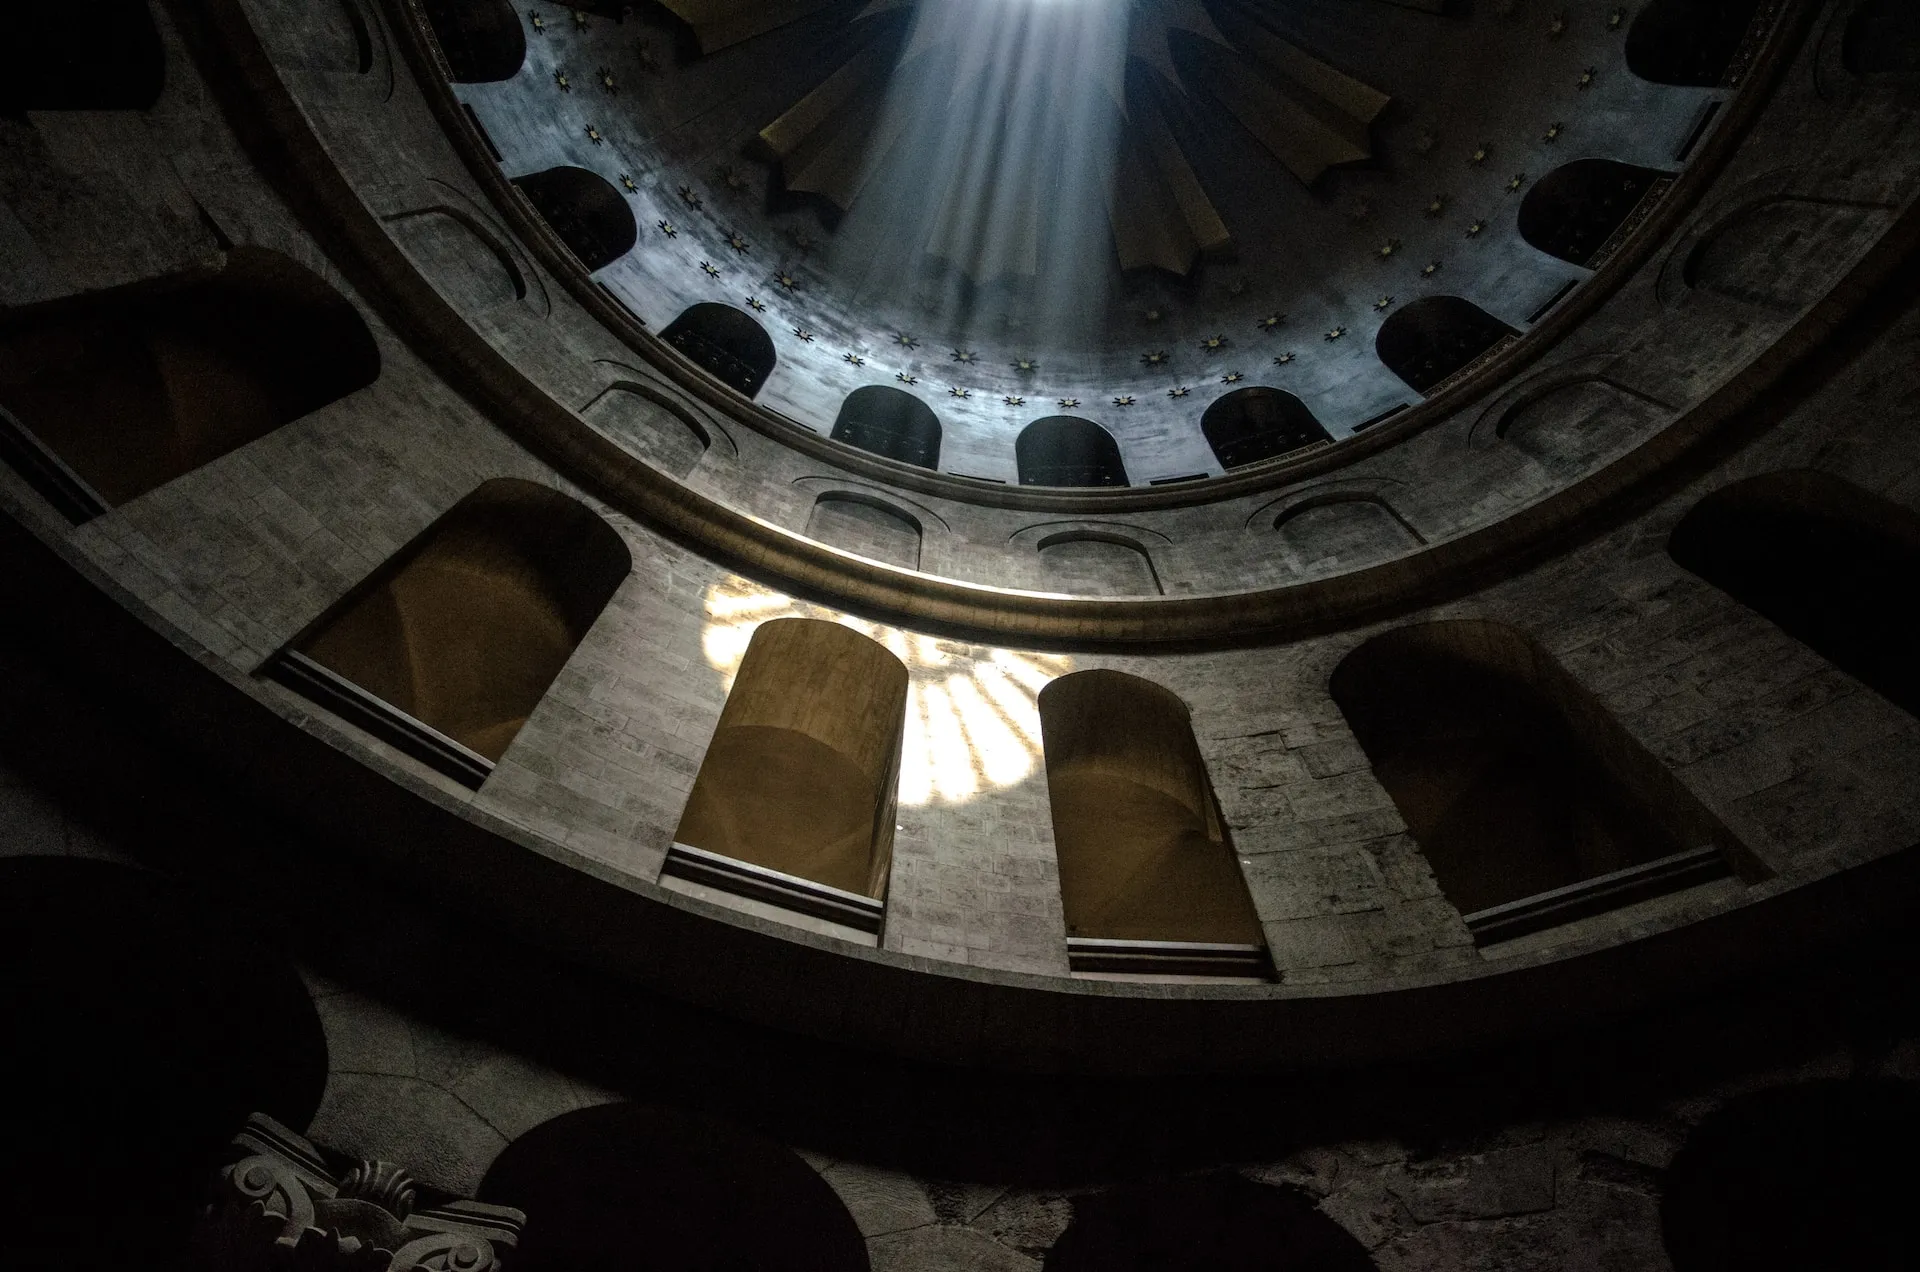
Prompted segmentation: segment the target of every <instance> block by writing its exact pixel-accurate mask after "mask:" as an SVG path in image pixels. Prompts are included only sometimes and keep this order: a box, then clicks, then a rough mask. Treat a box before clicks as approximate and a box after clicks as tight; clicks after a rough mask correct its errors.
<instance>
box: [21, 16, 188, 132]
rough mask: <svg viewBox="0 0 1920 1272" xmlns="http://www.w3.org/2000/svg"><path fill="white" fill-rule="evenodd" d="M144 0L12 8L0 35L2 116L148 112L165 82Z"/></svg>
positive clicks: (159, 48)
mask: <svg viewBox="0 0 1920 1272" xmlns="http://www.w3.org/2000/svg"><path fill="white" fill-rule="evenodd" d="M166 75H167V60H166V50H165V48H164V47H163V46H162V45H161V43H160V32H159V30H158V28H156V27H155V26H154V24H153V14H152V12H151V11H149V10H148V8H147V0H90V2H89V3H80V0H62V2H61V3H56V4H19V5H9V6H8V9H7V16H6V38H5V39H0V115H4V114H17V113H19V112H21V111H28V110H146V109H147V108H149V107H151V106H152V105H153V104H154V103H155V102H157V101H158V100H160V90H161V89H162V88H164V87H165V85H166Z"/></svg>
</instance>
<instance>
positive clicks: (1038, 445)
mask: <svg viewBox="0 0 1920 1272" xmlns="http://www.w3.org/2000/svg"><path fill="white" fill-rule="evenodd" d="M1013 458H1014V464H1015V466H1016V468H1017V469H1018V470H1019V474H1020V484H1021V485H1022V486H1125V485H1127V484H1129V483H1128V481H1127V468H1126V465H1125V464H1123V463H1122V462H1121V461H1120V444H1119V443H1118V442H1116V441H1114V440H1113V434H1111V433H1109V432H1107V430H1106V429H1104V428H1101V427H1100V426H1099V425H1098V424H1095V423H1094V422H1093V421H1092V420H1083V419H1081V418H1080V417H1079V416H1077V415H1049V416H1047V417H1046V418H1045V419H1039V420H1035V421H1034V422H1033V423H1031V424H1029V425H1027V426H1026V428H1024V429H1022V430H1021V432H1020V436H1019V437H1018V438H1016V439H1014V443H1013Z"/></svg>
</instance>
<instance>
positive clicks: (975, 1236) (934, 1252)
mask: <svg viewBox="0 0 1920 1272" xmlns="http://www.w3.org/2000/svg"><path fill="white" fill-rule="evenodd" d="M867 1248H868V1250H869V1252H870V1253H871V1255H872V1257H873V1272H1038V1269H1039V1267H1040V1265H1039V1264H1038V1263H1037V1262H1035V1261H1034V1260H1032V1259H1029V1258H1027V1257H1026V1256H1025V1255H1023V1254H1017V1253H1015V1252H1014V1251H1012V1250H1009V1249H1007V1247H1005V1246H1003V1245H1001V1244H1000V1243H999V1242H997V1241H995V1240H993V1239H992V1238H991V1237H987V1236H983V1235H982V1234H980V1233H978V1232H974V1231H972V1230H971V1229H967V1228H943V1227H934V1228H918V1229H915V1230H914V1231H912V1232H902V1233H899V1234H898V1235H895V1236H891V1237H879V1238H876V1239H874V1240H873V1241H870V1242H868V1243H867Z"/></svg>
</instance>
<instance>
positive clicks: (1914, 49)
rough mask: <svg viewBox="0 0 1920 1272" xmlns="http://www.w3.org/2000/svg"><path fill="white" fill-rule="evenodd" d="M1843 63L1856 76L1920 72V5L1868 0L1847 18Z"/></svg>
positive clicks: (1896, 0)
mask: <svg viewBox="0 0 1920 1272" xmlns="http://www.w3.org/2000/svg"><path fill="white" fill-rule="evenodd" d="M1840 60H1841V62H1842V64H1843V65H1845V66H1846V68H1847V69H1848V70H1850V71H1852V72H1853V73H1854V74H1855V75H1912V74H1914V73H1915V72H1920V5H1915V4H1914V3H1913V0H1868V3H1866V4H1863V5H1861V6H1860V7H1859V8H1857V9H1855V10H1854V11H1853V16H1852V17H1850V18H1848V19H1847V30H1846V34H1845V35H1844V36H1843V37H1842V39H1841V44H1840Z"/></svg>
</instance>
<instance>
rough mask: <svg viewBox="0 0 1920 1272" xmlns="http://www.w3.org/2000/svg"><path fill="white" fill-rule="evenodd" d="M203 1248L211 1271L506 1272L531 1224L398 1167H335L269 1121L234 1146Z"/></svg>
mask: <svg viewBox="0 0 1920 1272" xmlns="http://www.w3.org/2000/svg"><path fill="white" fill-rule="evenodd" d="M229 1157H230V1162H229V1164H228V1165H227V1166H226V1167H225V1168H224V1169H222V1170H221V1172H220V1175H219V1178H218V1180H217V1181H216V1183H215V1185H214V1190H213V1197H212V1200H211V1201H210V1202H209V1203H208V1204H207V1206H206V1208H205V1209H204V1210H203V1211H202V1212H201V1217H200V1225H199V1229H198V1231H197V1233H196V1234H195V1247H196V1252H197V1254H198V1256H199V1260H200V1263H201V1266H203V1267H205V1268H207V1269H208V1270H209V1272H502V1270H503V1269H504V1268H505V1266H506V1262H507V1258H508V1256H509V1255H510V1254H511V1252H512V1251H513V1249H514V1248H515V1246H517V1245H518V1244H519V1240H520V1228H521V1226H522V1225H523V1224H524V1223H525V1222H526V1216H525V1215H524V1214H522V1213H521V1212H520V1211H518V1210H514V1209H511V1208H509V1207H506V1206H489V1205H486V1204H484V1203H481V1202H477V1201H459V1200H448V1201H444V1202H440V1203H438V1204H433V1205H424V1206H423V1205H420V1204H418V1203H419V1201H420V1194H421V1192H422V1190H421V1189H420V1188H419V1187H418V1186H417V1185H416V1184H415V1183H414V1181H413V1179H412V1178H411V1177H410V1176H409V1175H408V1174H407V1172H406V1171H405V1170H403V1169H401V1168H400V1167H399V1166H396V1165H394V1164H393V1163H391V1162H378V1161H374V1162H365V1161H363V1162H359V1163H357V1164H352V1165H348V1166H345V1167H344V1168H341V1167H336V1166H334V1165H330V1164H329V1163H328V1161H327V1158H326V1157H325V1156H324V1155H323V1154H322V1153H321V1151H320V1150H319V1149H318V1148H316V1147H315V1146H314V1145H313V1144H312V1143H310V1142H308V1141H307V1140H305V1139H302V1138H301V1137H300V1136H298V1135H295V1134H294V1133H293V1132H292V1131H290V1130H288V1129H287V1128H286V1127H284V1126H282V1125H280V1124H279V1123H278V1122H276V1121H274V1120H273V1119H272V1118H270V1117H267V1116H266V1115H265V1114H262V1113H255V1114H254V1115H253V1116H251V1117H249V1118H248V1119H247V1126H246V1129H245V1130H244V1131H242V1132H241V1133H240V1134H239V1135H238V1136H236V1137H235V1138H234V1141H233V1144H232V1146H231V1152H230V1154H229Z"/></svg>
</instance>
